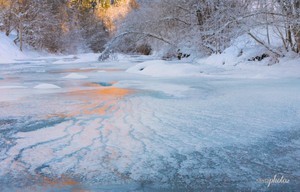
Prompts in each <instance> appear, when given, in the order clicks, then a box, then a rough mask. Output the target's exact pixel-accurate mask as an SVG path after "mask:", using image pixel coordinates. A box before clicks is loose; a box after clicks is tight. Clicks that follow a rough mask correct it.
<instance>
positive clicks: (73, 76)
mask: <svg viewBox="0 0 300 192" xmlns="http://www.w3.org/2000/svg"><path fill="white" fill-rule="evenodd" d="M63 78H65V79H87V78H88V77H87V76H85V75H80V74H78V73H70V74H69V75H67V76H65V77H63Z"/></svg>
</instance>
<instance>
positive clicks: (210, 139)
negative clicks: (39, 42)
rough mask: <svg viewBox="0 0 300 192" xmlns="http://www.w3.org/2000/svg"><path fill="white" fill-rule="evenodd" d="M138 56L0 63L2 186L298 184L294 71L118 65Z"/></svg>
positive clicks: (298, 89) (299, 85) (298, 91)
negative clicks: (148, 70)
mask: <svg viewBox="0 0 300 192" xmlns="http://www.w3.org/2000/svg"><path fill="white" fill-rule="evenodd" d="M144 60H145V58H139V57H132V58H127V60H126V61H122V62H117V61H111V62H106V63H97V62H91V61H89V62H72V61H70V62H69V63H68V62H67V61H65V60H63V59H62V61H64V62H62V63H60V62H59V61H60V60H59V59H58V58H44V59H40V60H28V61H22V62H19V63H16V64H9V65H0V93H1V94H0V133H1V134H0V147H1V148H0V191H18V190H20V189H22V191H76V190H78V191H80V190H82V191H220V190H224V191H250V190H262V191H267V190H270V191H282V190H284V191H296V189H299V188H300V164H299V162H300V130H299V129H300V96H299V95H300V79H299V77H298V78H296V77H291V78H288V77H284V78H265V79H264V78H259V79H255V78H240V76H241V74H238V75H239V77H238V78H230V77H229V76H218V75H209V76H208V75H206V74H205V70H206V69H207V66H205V68H203V70H201V69H199V75H197V67H192V69H193V71H192V73H191V74H193V75H191V76H180V75H179V76H166V77H164V76H145V75H140V74H135V73H128V72H126V70H127V69H128V68H129V67H131V66H134V65H136V64H138V63H140V62H142V61H144ZM172 65H174V64H172ZM142 66H143V65H142ZM171 68H172V66H171V67H170V70H171ZM188 69H191V67H188V68H187V69H185V70H188ZM155 70H159V69H155ZM163 70H164V71H163V72H164V73H166V70H168V67H167V64H166V65H164V68H163ZM214 70H215V69H214V68H209V71H210V72H211V71H214ZM129 71H130V70H129ZM217 71H218V72H219V71H220V70H219V69H217ZM176 74H177V72H176ZM66 77H70V78H66ZM71 77H72V78H71ZM75 77H76V78H75ZM83 77H84V78H83ZM54 88H56V89H54ZM274 175H277V176H280V177H281V176H284V178H286V179H288V180H289V183H288V184H271V185H270V186H269V187H267V183H262V182H259V181H260V179H270V178H273V177H274Z"/></svg>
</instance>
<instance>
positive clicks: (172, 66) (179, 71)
mask: <svg viewBox="0 0 300 192" xmlns="http://www.w3.org/2000/svg"><path fill="white" fill-rule="evenodd" d="M126 72H128V73H136V74H142V75H150V76H153V77H176V76H195V75H199V74H200V72H201V71H200V68H199V67H197V66H194V65H192V64H185V63H180V64H179V63H171V62H166V61H163V60H153V61H146V62H143V63H140V64H137V65H135V66H133V67H130V68H129V69H127V70H126Z"/></svg>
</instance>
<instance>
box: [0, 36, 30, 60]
mask: <svg viewBox="0 0 300 192" xmlns="http://www.w3.org/2000/svg"><path fill="white" fill-rule="evenodd" d="M24 58H26V56H25V54H23V53H22V52H21V51H20V50H19V48H18V47H17V46H16V45H15V44H14V43H13V40H12V39H10V38H9V37H7V36H6V35H5V34H4V33H3V32H0V64H1V63H12V62H15V60H17V59H24Z"/></svg>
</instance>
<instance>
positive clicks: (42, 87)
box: [34, 83, 61, 89]
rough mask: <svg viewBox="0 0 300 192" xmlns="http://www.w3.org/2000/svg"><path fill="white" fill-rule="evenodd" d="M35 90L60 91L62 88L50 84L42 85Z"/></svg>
mask: <svg viewBox="0 0 300 192" xmlns="http://www.w3.org/2000/svg"><path fill="white" fill-rule="evenodd" d="M34 88H35V89H60V88H61V87H59V86H57V85H53V84H48V83H41V84H39V85H37V86H35V87H34Z"/></svg>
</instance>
